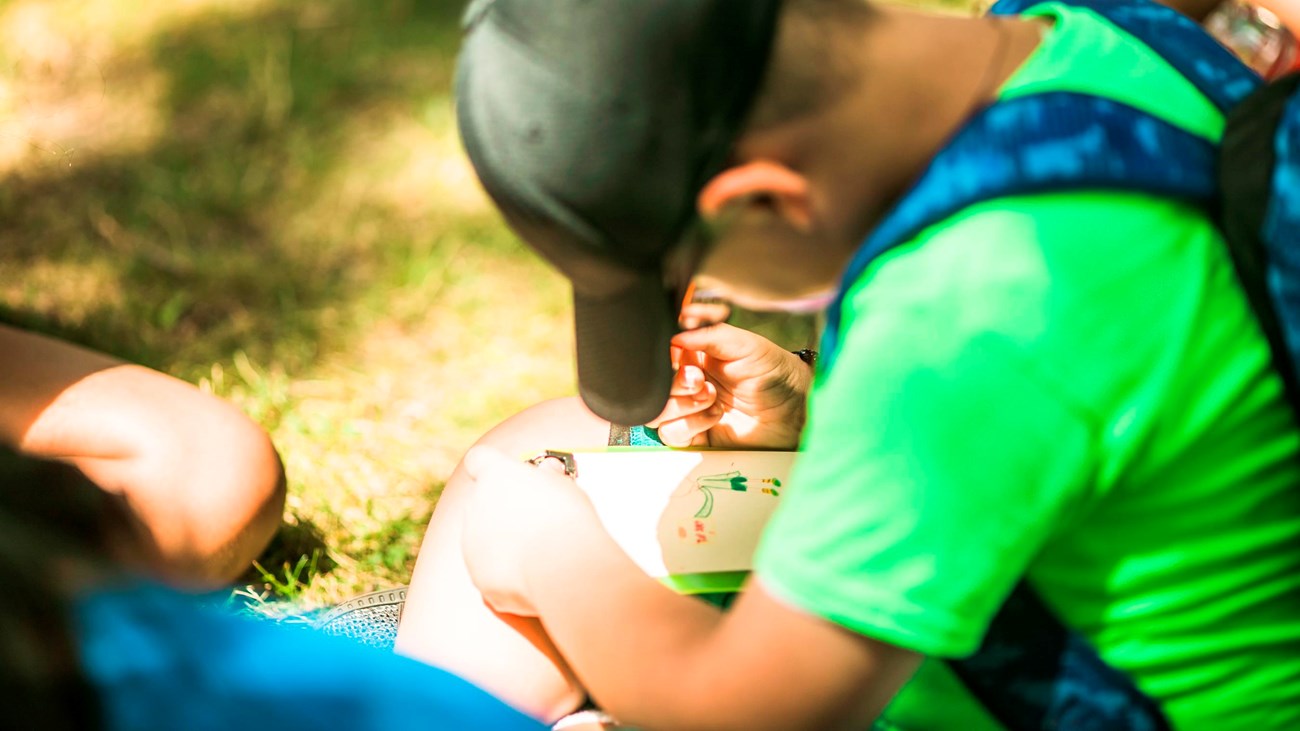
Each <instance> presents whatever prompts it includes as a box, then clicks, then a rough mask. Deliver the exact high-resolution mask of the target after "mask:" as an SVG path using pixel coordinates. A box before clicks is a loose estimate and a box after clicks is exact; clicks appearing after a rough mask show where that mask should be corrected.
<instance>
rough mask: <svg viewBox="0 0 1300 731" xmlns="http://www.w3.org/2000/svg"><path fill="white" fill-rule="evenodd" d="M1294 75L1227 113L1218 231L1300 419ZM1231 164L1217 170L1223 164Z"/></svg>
mask: <svg viewBox="0 0 1300 731" xmlns="http://www.w3.org/2000/svg"><path fill="white" fill-rule="evenodd" d="M1297 92H1300V74H1292V75H1290V76H1287V77H1285V78H1283V79H1281V80H1279V81H1277V82H1274V83H1273V84H1270V85H1268V86H1265V87H1264V88H1262V89H1260V90H1259V91H1258V92H1256V93H1255V94H1252V95H1251V96H1250V97H1248V98H1247V99H1246V100H1245V101H1244V102H1242V103H1241V105H1240V106H1238V107H1237V108H1236V109H1234V110H1233V111H1232V113H1231V114H1229V115H1228V123H1227V127H1226V128H1225V130H1224V133H1223V143H1222V145H1221V147H1220V157H1221V162H1220V165H1219V171H1218V173H1219V187H1220V189H1221V191H1222V196H1223V201H1222V213H1221V218H1220V222H1219V223H1220V226H1221V227H1222V228H1223V232H1224V236H1225V238H1226V239H1227V241H1228V249H1229V251H1230V252H1231V254H1232V260H1233V264H1234V265H1235V266H1236V269H1237V276H1238V278H1239V279H1240V280H1241V283H1242V286H1243V288H1244V289H1245V290H1246V296H1247V298H1248V299H1249V300H1250V305H1251V309H1252V310H1253V311H1254V313H1255V316H1256V317H1257V318H1258V320H1259V322H1260V324H1261V326H1262V327H1263V330H1264V334H1265V335H1266V336H1267V337H1268V341H1269V344H1270V345H1271V346H1272V352H1273V361H1274V365H1275V367H1276V368H1277V371H1278V373H1280V374H1281V375H1282V382H1283V385H1284V387H1285V389H1286V396H1287V400H1288V401H1289V402H1290V403H1291V406H1292V409H1293V411H1294V412H1295V413H1296V414H1297V415H1300V371H1298V370H1297V367H1296V366H1297V364H1300V93H1297ZM1223 160H1227V161H1231V162H1230V163H1229V164H1224V163H1223V162H1222V161H1223Z"/></svg>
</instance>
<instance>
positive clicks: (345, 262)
mask: <svg viewBox="0 0 1300 731" xmlns="http://www.w3.org/2000/svg"><path fill="white" fill-rule="evenodd" d="M460 5H461V3H460V2H457V1H456V0H435V1H434V2H417V1H416V0H366V1H364V2H363V1H355V2H346V1H344V0H326V1H323V2H314V3H300V2H298V0H278V1H275V2H268V3H262V4H260V5H259V6H258V7H259V10H258V11H257V12H256V13H253V14H240V15H234V14H229V13H227V14H215V13H210V14H208V15H206V16H201V17H199V18H197V19H195V20H193V21H191V22H190V23H188V24H185V25H181V26H179V27H171V28H168V29H165V30H164V32H162V33H160V34H159V35H158V36H157V37H156V38H154V39H153V40H152V42H151V46H150V47H149V48H148V50H147V52H146V54H145V55H144V57H143V58H142V59H124V60H123V61H122V62H121V63H114V64H113V65H111V66H110V67H109V68H105V69H103V75H104V77H105V83H106V84H115V85H130V84H132V83H133V82H134V81H135V80H136V78H137V77H138V76H142V75H144V74H150V75H153V74H161V75H162V78H163V79H164V80H165V81H164V83H165V88H166V91H165V93H164V94H163V95H162V97H161V99H162V105H163V107H162V108H161V109H160V110H158V112H159V114H160V117H161V125H162V128H163V130H164V132H163V134H162V135H161V136H160V137H159V139H158V140H157V141H156V142H155V143H153V144H152V145H151V146H149V147H147V148H146V149H143V150H138V151H134V152H131V153H129V154H122V155H117V156H100V157H93V158H91V159H74V161H73V163H72V165H71V167H70V168H63V169H55V168H52V167H50V168H45V169H39V170H24V171H22V172H20V173H15V174H13V175H11V176H9V177H8V179H6V180H4V181H3V182H2V183H0V266H3V270H4V275H3V278H4V279H5V280H7V282H6V284H5V286H6V287H8V288H9V290H10V294H9V295H8V296H7V297H6V300H5V301H6V303H7V304H6V305H5V306H4V308H3V310H2V311H0V319H3V320H4V321H7V322H9V323H11V324H15V325H19V326H23V327H27V328H30V329H34V330H39V331H43V332H47V333H50V334H55V335H58V336H61V337H64V338H66V339H69V340H72V341H74V342H79V343H82V344H85V345H88V346H90V347H93V348H96V349H99V350H102V351H106V352H109V353H113V354H115V355H118V356H120V357H123V358H126V359H128V360H132V361H135V362H139V363H143V364H146V365H150V366H153V367H156V368H160V369H164V370H167V371H169V372H172V373H176V374H178V375H182V376H183V377H189V378H191V379H196V378H198V377H200V376H202V375H204V374H203V373H202V369H203V368H205V367H207V366H208V365H210V364H211V363H214V362H219V361H223V360H226V361H228V360H229V359H231V358H232V357H233V356H234V355H235V354H236V353H237V352H239V351H244V352H246V353H247V354H248V356H249V358H251V360H252V361H253V362H254V363H272V362H273V363H277V364H280V365H281V366H282V367H284V368H285V369H287V370H289V371H291V372H292V371H295V370H298V369H300V368H303V367H305V366H307V365H310V364H311V363H312V362H314V360H315V359H316V358H317V357H318V356H319V355H320V354H321V353H322V352H325V351H329V350H333V349H337V348H339V347H342V346H345V345H346V343H347V341H348V338H349V336H350V335H351V334H353V333H354V332H355V329H356V328H357V327H359V326H362V323H358V322H356V321H355V318H353V317H351V316H350V315H349V313H348V311H347V308H348V307H349V305H350V303H353V302H354V301H356V300H357V299H358V298H360V297H363V296H364V295H365V294H366V292H367V288H372V289H373V287H374V286H375V282H376V281H380V282H382V280H383V279H384V277H385V276H388V275H387V274H386V271H385V267H391V265H392V262H393V260H400V259H401V255H400V254H397V253H394V252H396V251H398V250H399V249H402V248H405V247H407V246H409V244H410V238H411V237H412V236H413V234H412V233H411V232H410V231H409V230H407V229H404V228H401V227H400V226H397V225H394V224H388V223H386V222H385V218H386V215H385V214H386V212H385V211H383V210H374V209H370V208H367V207H366V206H365V205H364V204H352V203H349V201H348V200H346V199H343V198H340V200H339V202H338V205H337V206H333V207H331V206H330V205H329V204H328V203H327V204H325V205H322V204H321V197H322V196H328V195H336V194H337V195H340V196H343V195H345V194H341V193H333V192H331V191H327V190H326V189H325V188H324V185H325V183H324V181H326V180H327V179H330V178H331V176H332V175H336V173H337V170H336V168H337V167H338V166H339V165H341V164H342V161H341V157H340V155H341V152H340V150H341V148H342V147H343V144H344V142H345V137H346V136H347V134H348V133H349V131H350V130H354V129H355V125H356V120H357V118H358V117H364V116H365V115H367V114H375V113H383V112H390V113H391V112H394V111H395V113H397V114H409V115H412V116H417V115H418V114H419V113H420V110H421V109H422V108H428V106H429V105H430V104H431V103H434V102H438V101H439V100H442V103H443V105H444V106H446V107H447V108H449V104H448V103H446V102H445V100H446V97H447V95H448V94H449V86H450V77H451V68H452V63H453V55H454V51H455V46H456V43H457V39H458V29H457V23H458V16H459V9H460ZM438 108H442V107H438ZM306 209H310V210H314V211H321V210H331V209H332V210H333V211H334V212H335V213H336V214H337V216H336V217H337V220H311V221H304V220H302V214H301V211H303V210H306ZM319 217H320V218H329V217H328V216H319ZM407 228H408V229H409V226H408V227H407ZM362 229H365V231H364V232H363V231H362ZM359 239H365V240H366V241H369V242H371V244H370V245H369V247H368V248H367V247H363V246H360V245H358V244H357V241H358V240H359ZM376 241H377V242H379V244H375V243H374V242H376ZM431 255H433V256H435V257H436V252H433V253H432V254H431ZM38 271H55V272H60V271H94V272H97V273H98V274H97V275H96V276H99V277H101V278H104V279H107V280H108V284H107V285H105V287H106V291H108V292H109V293H110V294H111V296H102V295H92V294H88V293H87V292H85V291H83V288H80V287H78V285H77V284H76V281H74V280H75V278H71V277H69V278H66V279H67V286H66V287H59V286H50V285H49V284H48V282H47V281H45V280H38V278H37V277H36V276H35V274H34V273H35V272H38ZM25 281H26V282H28V283H29V284H28V285H26V287H27V288H26V289H24V282H25ZM38 281H40V283H39V284H37V283H36V282H38ZM15 293H16V294H15Z"/></svg>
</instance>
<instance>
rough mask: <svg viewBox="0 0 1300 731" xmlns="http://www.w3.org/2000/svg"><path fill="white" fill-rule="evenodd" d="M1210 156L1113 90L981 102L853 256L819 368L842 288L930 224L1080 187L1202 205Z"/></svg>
mask: <svg viewBox="0 0 1300 731" xmlns="http://www.w3.org/2000/svg"><path fill="white" fill-rule="evenodd" d="M1214 159H1215V148H1214V145H1213V144H1211V143H1210V142H1209V141H1207V140H1204V139H1202V138H1200V137H1196V136H1195V135H1192V134H1191V133H1189V132H1186V131H1184V130H1182V129H1180V128H1178V127H1175V126H1174V125H1172V124H1170V123H1168V122H1165V121H1164V120H1161V119H1157V118H1155V117H1152V116H1150V115H1147V114H1145V113H1143V112H1140V111H1138V110H1136V109H1134V108H1133V107H1130V106H1127V105H1125V104H1122V103H1120V102H1116V101H1112V100H1110V99H1103V98H1100V97H1095V96H1088V95H1084V94H1076V93H1072V92H1053V93H1047V94H1037V95H1032V96H1025V97H1019V98H1017V99H1013V100H1010V101H1006V102H1000V103H997V104H994V105H992V106H990V107H987V108H985V109H984V110H983V111H981V112H979V113H978V114H977V115H976V116H975V117H974V118H973V119H971V121H970V122H969V123H967V124H966V125H965V126H964V127H963V128H962V129H961V131H959V132H958V133H957V135H956V136H955V137H954V138H953V139H952V140H951V141H950V142H949V143H948V144H947V145H946V146H945V147H944V148H943V150H941V151H940V152H939V154H938V155H937V156H935V158H934V159H933V160H932V161H931V162H930V165H929V167H927V168H926V170H925V172H924V173H922V175H921V177H920V178H919V179H918V180H917V182H916V183H915V184H914V185H913V186H912V188H911V189H910V190H909V191H908V192H907V193H906V194H905V195H904V196H903V198H902V199H901V200H900V201H899V202H898V204H897V205H895V207H894V208H893V209H892V210H891V211H890V213H888V214H887V215H886V216H885V218H884V219H883V220H882V221H881V223H880V224H879V225H878V226H877V227H876V229H875V230H874V231H873V232H872V234H871V236H870V237H869V238H868V239H867V241H866V243H864V244H863V245H862V247H861V248H859V249H858V251H857V253H856V254H855V255H854V257H853V259H852V260H850V262H849V265H848V268H847V269H846V270H845V273H844V275H843V278H842V280H841V282H840V289H839V294H838V296H837V297H836V299H835V301H834V302H833V303H832V304H831V306H830V308H829V309H828V310H827V312H826V327H825V330H824V332H823V335H822V344H821V352H820V354H819V359H820V363H821V365H822V367H823V368H826V369H829V368H831V367H832V366H833V365H834V363H835V359H836V356H837V351H838V348H839V339H840V324H841V319H842V311H843V299H844V296H845V294H846V293H847V292H848V291H849V290H850V289H851V288H852V286H853V284H854V283H855V282H856V281H857V280H858V278H859V277H861V276H862V274H863V272H865V271H866V269H867V267H869V266H870V265H871V264H872V262H874V261H875V260H876V259H878V258H879V257H880V256H881V255H882V254H885V253H886V252H888V251H890V250H892V249H893V248H894V247H896V246H898V245H899V244H902V243H904V242H906V241H909V240H911V239H912V238H913V237H915V236H916V235H917V234H918V233H920V232H921V231H922V230H923V229H925V228H926V227H928V226H930V225H931V224H933V223H936V222H938V221H942V220H943V219H945V218H948V217H949V216H951V215H953V214H955V213H957V212H958V211H960V210H962V209H964V208H967V207H969V206H972V205H975V204H977V203H980V202H983V201H988V200H993V199H995V198H1002V197H1006V196H1012V195H1021V194H1026V193H1044V192H1052V191H1062V190H1078V189H1081V188H1096V189H1109V190H1133V191H1143V192H1151V193H1154V194H1157V195H1165V196H1169V197H1173V198H1181V199H1185V200H1188V201H1189V202H1192V203H1194V204H1197V205H1201V206H1209V205H1210V204H1211V202H1212V201H1213V200H1214V196H1215V192H1216V181H1215V178H1214Z"/></svg>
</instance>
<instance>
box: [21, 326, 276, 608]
mask: <svg viewBox="0 0 1300 731" xmlns="http://www.w3.org/2000/svg"><path fill="white" fill-rule="evenodd" d="M0 443H4V444H6V445H9V446H12V447H14V448H16V449H18V450H19V451H20V452H22V453H24V454H27V455H30V456H34V457H44V458H48V459H57V460H61V461H64V462H68V463H71V464H73V465H75V466H76V467H78V468H79V469H81V471H82V472H84V473H85V474H86V476H87V477H89V478H90V479H91V480H92V481H93V482H95V483H96V484H98V485H99V486H100V487H102V488H103V489H105V490H107V491H109V492H113V493H117V494H120V495H121V496H122V497H123V498H124V499H125V501H126V503H127V505H128V506H129V508H130V509H131V512H132V514H133V516H134V517H135V519H136V520H137V522H138V523H139V525H140V527H141V528H142V532H143V534H144V538H145V543H146V545H145V546H144V547H145V549H146V550H147V551H149V552H150V553H152V554H154V555H155V556H156V557H157V561H158V563H159V566H158V568H159V569H160V570H161V572H162V573H163V574H164V575H165V576H167V577H168V578H170V579H172V580H174V581H177V582H179V583H183V584H188V585H192V586H211V585H216V584H219V583H221V582H224V581H228V580H230V579H232V578H234V577H235V576H236V575H238V573H239V572H240V570H242V569H243V568H244V567H245V566H247V565H248V563H249V561H251V560H252V559H253V558H254V557H255V556H256V555H257V553H258V552H259V551H261V550H262V548H263V547H265V545H266V542H267V541H268V540H269V539H270V536H271V534H272V533H273V532H274V531H275V528H276V526H278V525H279V522H280V517H281V511H282V510H283V507H284V473H283V470H282V468H281V466H280V460H279V456H278V455H277V454H276V452H275V449H274V447H272V445H271V442H270V439H269V438H268V437H267V435H266V433H265V432H264V431H263V430H262V429H261V428H260V427H258V426H257V425H256V424H254V423H253V422H252V421H251V420H250V419H248V417H246V416H245V415H244V414H242V413H241V412H240V411H239V410H238V409H236V408H235V407H234V406H232V405H231V404H228V403H226V402H224V401H222V400H221V399H218V398H214V397H212V396H209V395H207V394H204V393H203V392H201V391H199V390H198V389H197V388H194V387H193V386H191V385H189V384H187V383H184V382H182V381H180V380H177V379H175V378H172V377H170V376H167V375H164V374H162V373H158V372H156V371H152V370H149V369H148V368H143V367H141V366H135V365H129V364H124V363H122V362H120V361H118V360H115V359H113V358H110V357H108V356H106V355H103V354H100V353H95V352H92V351H89V350H85V349H83V348H80V347H77V346H75V345H71V344H69V343H65V342H61V341H58V340H53V339H51V338H47V337H43V336H40V335H35V334H32V333H29V332H25V331H22V330H17V329H14V328H10V327H4V326H0Z"/></svg>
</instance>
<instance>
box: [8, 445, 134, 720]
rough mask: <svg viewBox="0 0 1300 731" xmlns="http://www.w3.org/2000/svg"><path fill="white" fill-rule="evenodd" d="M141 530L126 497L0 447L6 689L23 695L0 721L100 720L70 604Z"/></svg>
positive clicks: (103, 575)
mask: <svg viewBox="0 0 1300 731" xmlns="http://www.w3.org/2000/svg"><path fill="white" fill-rule="evenodd" d="M134 536H135V529H134V528H133V527H132V523H131V521H130V518H129V517H128V514H127V512H126V509H125V506H124V505H123V504H122V501H121V499H120V498H119V497H117V496H114V495H110V494H109V493H106V492H104V491H103V490H101V489H99V488H98V487H96V486H95V485H94V484H92V483H91V482H90V481H89V480H87V479H86V477H85V476H84V475H83V474H82V473H81V472H80V471H79V470H77V469H75V468H73V467H70V466H68V465H65V464H61V463H56V462H47V461H41V460H34V459H29V458H26V457H22V456H19V455H17V454H15V453H14V452H12V451H10V450H7V449H4V448H0V586H2V587H3V588H4V592H5V596H3V597H0V696H3V697H5V698H8V699H11V700H12V699H17V698H22V699H23V700H22V702H21V703H14V704H11V705H10V706H9V707H8V708H7V709H6V710H5V714H6V719H5V721H6V722H5V723H4V724H0V725H4V726H9V725H10V724H14V727H15V728H42V729H56V730H62V729H84V728H96V727H98V726H100V725H101V723H100V720H99V708H100V706H99V704H98V699H97V697H96V696H95V694H94V691H93V689H92V688H91V686H90V684H89V683H88V682H87V681H86V679H85V677H84V676H83V674H82V672H81V665H80V661H79V653H78V650H77V646H76V642H75V639H74V636H73V634H72V632H71V631H70V627H71V624H70V620H71V616H70V612H69V610H70V605H71V600H72V597H73V596H74V595H75V593H76V592H77V590H78V588H81V589H84V588H88V587H85V586H80V587H79V586H78V585H77V584H78V583H79V582H85V581H87V580H89V581H91V582H95V581H97V580H100V579H109V578H110V577H112V576H113V575H114V574H115V573H116V570H115V569H114V568H113V563H114V561H113V557H114V556H115V555H120V554H121V552H122V550H123V549H124V546H125V544H129V543H132V542H135V540H136V539H135V538H134ZM126 550H129V548H128V549H126Z"/></svg>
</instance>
